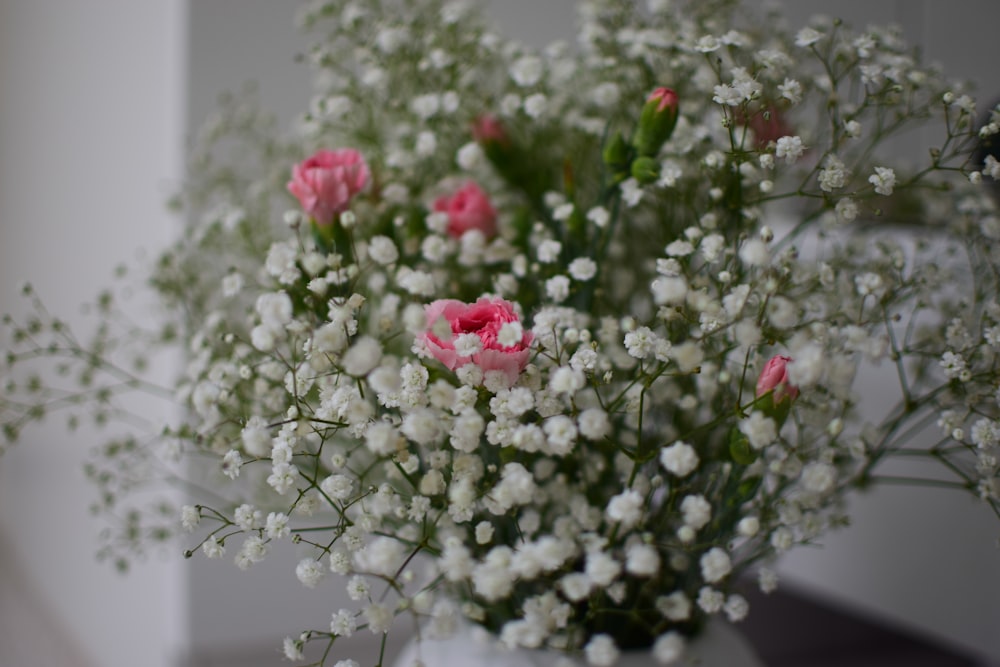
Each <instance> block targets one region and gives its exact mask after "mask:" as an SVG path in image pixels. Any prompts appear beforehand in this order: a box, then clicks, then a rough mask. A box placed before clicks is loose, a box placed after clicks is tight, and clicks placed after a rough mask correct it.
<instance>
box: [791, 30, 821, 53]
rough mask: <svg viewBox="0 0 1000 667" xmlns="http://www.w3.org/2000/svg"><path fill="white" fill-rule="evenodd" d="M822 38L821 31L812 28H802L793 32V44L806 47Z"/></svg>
mask: <svg viewBox="0 0 1000 667" xmlns="http://www.w3.org/2000/svg"><path fill="white" fill-rule="evenodd" d="M822 38H823V33H821V32H818V31H817V30H814V29H813V28H802V29H801V30H799V31H798V32H797V33H796V34H795V46H800V47H803V48H804V47H807V46H811V45H812V44H815V43H816V42H818V41H819V40H821V39H822Z"/></svg>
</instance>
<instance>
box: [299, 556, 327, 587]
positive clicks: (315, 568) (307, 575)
mask: <svg viewBox="0 0 1000 667" xmlns="http://www.w3.org/2000/svg"><path fill="white" fill-rule="evenodd" d="M295 576H296V577H298V579H299V581H300V582H302V585H303V586H305V587H306V588H316V586H317V585H318V584H319V582H321V581H322V580H323V578H324V577H325V576H326V568H324V567H323V565H322V564H321V563H320V562H319V561H318V560H316V559H315V558H304V559H303V560H301V561H299V564H298V565H297V566H296V567H295Z"/></svg>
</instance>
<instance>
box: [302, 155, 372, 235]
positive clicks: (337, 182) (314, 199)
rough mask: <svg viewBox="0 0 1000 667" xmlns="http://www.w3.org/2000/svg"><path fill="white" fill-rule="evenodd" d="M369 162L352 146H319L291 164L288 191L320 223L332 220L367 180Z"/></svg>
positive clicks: (344, 208)
mask: <svg viewBox="0 0 1000 667" xmlns="http://www.w3.org/2000/svg"><path fill="white" fill-rule="evenodd" d="M368 176H369V173H368V165H366V164H365V161H364V158H362V157H361V153H359V152H358V151H356V150H354V149H353V148H343V149H340V150H336V151H328V150H319V151H316V153H315V154H314V155H313V156H312V157H310V158H309V159H307V160H305V161H303V162H300V163H299V164H297V165H295V166H294V167H293V168H292V180H290V181H288V191H289V192H291V193H292V194H293V195H295V197H296V198H298V200H299V203H300V204H301V205H302V210H303V211H305V212H306V214H307V215H308V216H309V217H310V218H312V220H313V222H315V223H316V224H317V225H319V226H326V225H329V224H332V223H333V218H334V216H336V215H337V214H338V213H343V212H344V211H346V210H347V207H348V205H349V204H350V202H351V199H352V198H353V197H354V196H355V195H356V194H358V193H359V192H360V191H361V190H362V189H363V188H364V187H365V185H366V184H367V183H368Z"/></svg>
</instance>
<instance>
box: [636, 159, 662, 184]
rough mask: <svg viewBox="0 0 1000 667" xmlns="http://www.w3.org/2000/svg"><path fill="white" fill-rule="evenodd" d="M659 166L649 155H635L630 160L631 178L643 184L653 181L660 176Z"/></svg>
mask: <svg viewBox="0 0 1000 667" xmlns="http://www.w3.org/2000/svg"><path fill="white" fill-rule="evenodd" d="M659 166H660V165H659V164H658V163H657V162H656V160H654V159H653V158H651V157H637V158H636V159H635V160H634V161H633V162H632V178H634V179H635V180H637V181H639V182H640V183H642V184H643V185H648V184H650V183H653V182H655V181H656V179H658V178H659V177H660V170H659Z"/></svg>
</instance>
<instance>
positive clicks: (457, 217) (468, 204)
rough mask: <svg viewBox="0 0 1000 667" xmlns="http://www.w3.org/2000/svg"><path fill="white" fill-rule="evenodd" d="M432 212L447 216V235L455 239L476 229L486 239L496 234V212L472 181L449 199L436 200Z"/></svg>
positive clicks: (487, 198) (483, 193) (484, 194)
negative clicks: (442, 213)
mask: <svg viewBox="0 0 1000 667" xmlns="http://www.w3.org/2000/svg"><path fill="white" fill-rule="evenodd" d="M434 210H435V211H439V212H444V213H447V214H448V234H450V235H451V236H454V237H455V238H461V236H462V234H464V233H465V232H467V231H470V230H472V229H478V230H479V231H481V232H482V233H483V236H485V237H486V238H491V237H493V236H495V235H496V233H497V214H496V211H494V210H493V206H491V205H490V199H489V197H487V196H486V193H485V192H483V191H482V189H480V187H479V186H478V185H476V183H475V182H474V181H469V182H468V183H466V184H465V185H463V186H462V187H461V188H460V189H459V190H458V191H457V192H455V194H453V195H451V196H450V197H440V198H438V200H437V201H435V202H434Z"/></svg>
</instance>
